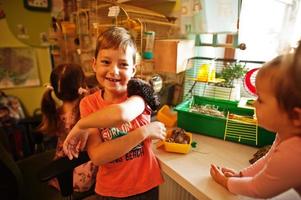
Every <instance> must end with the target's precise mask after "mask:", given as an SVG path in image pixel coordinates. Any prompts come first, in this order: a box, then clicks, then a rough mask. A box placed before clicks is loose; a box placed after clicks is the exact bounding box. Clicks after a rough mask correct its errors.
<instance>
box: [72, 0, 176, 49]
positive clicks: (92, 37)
mask: <svg viewBox="0 0 301 200" xmlns="http://www.w3.org/2000/svg"><path fill="white" fill-rule="evenodd" d="M92 2H93V3H92V4H91V3H90V5H86V6H80V5H78V6H77V7H78V8H77V12H74V13H73V17H72V18H73V19H74V21H75V23H76V25H77V32H78V34H79V36H80V37H79V39H80V43H81V44H85V43H87V42H86V41H87V40H88V41H90V43H91V45H92V47H95V41H96V39H97V36H98V35H99V34H100V33H101V32H103V31H104V30H106V29H107V28H108V27H111V26H122V27H125V28H127V29H128V30H129V31H130V32H131V34H132V35H133V36H134V38H135V41H136V44H137V48H138V51H139V53H140V54H141V53H142V51H143V48H144V45H145V37H144V33H145V32H146V31H154V32H155V38H156V39H167V38H169V36H170V35H171V34H173V33H174V32H175V31H176V30H177V26H176V25H175V24H174V23H171V22H169V21H168V19H167V18H166V17H165V16H164V15H162V14H159V13H157V12H154V11H151V10H148V9H144V8H140V7H136V6H132V5H126V4H121V3H116V2H111V1H105V0H103V1H99V0H98V1H92ZM81 36H82V37H81ZM87 37H88V38H87ZM81 50H82V51H85V50H87V49H86V47H85V46H84V45H81ZM89 50H91V49H89ZM93 50H94V49H93Z"/></svg>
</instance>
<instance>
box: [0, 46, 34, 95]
mask: <svg viewBox="0 0 301 200" xmlns="http://www.w3.org/2000/svg"><path fill="white" fill-rule="evenodd" d="M39 85H40V77H39V71H38V65H37V59H36V53H35V51H34V49H33V48H31V47H5V48H0V89H5V88H16V87H29V86H39Z"/></svg>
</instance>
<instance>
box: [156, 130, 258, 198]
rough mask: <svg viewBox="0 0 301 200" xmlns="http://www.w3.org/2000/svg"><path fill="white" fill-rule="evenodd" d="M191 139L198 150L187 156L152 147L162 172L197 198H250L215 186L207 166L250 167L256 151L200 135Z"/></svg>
mask: <svg viewBox="0 0 301 200" xmlns="http://www.w3.org/2000/svg"><path fill="white" fill-rule="evenodd" d="M192 140H193V141H195V142H197V147H196V148H192V149H191V150H190V152H189V153H187V154H177V153H170V152H166V151H165V150H164V149H163V148H159V149H157V148H155V147H154V152H155V154H156V156H157V158H158V160H159V161H160V164H161V168H162V170H163V172H164V173H166V174H167V175H168V176H169V177H171V178H172V179H173V180H174V181H176V182H177V183H178V184H179V185H181V186H182V187H183V188H185V189H186V190H187V191H188V192H190V193H191V194H192V195H193V196H195V197H196V198H197V199H214V200H219V199H223V200H227V199H231V200H232V199H250V198H246V197H243V196H239V195H234V194H232V193H230V192H229V191H227V190H226V189H225V188H223V187H222V186H220V185H219V184H217V183H216V182H215V181H214V180H213V179H212V178H211V176H210V164H212V163H214V164H217V165H218V166H225V167H229V168H232V169H235V170H240V169H242V168H244V167H247V166H249V165H250V163H249V159H251V158H252V157H253V154H254V153H255V152H256V151H257V150H258V149H257V148H255V147H251V146H246V145H242V144H238V143H233V142H228V141H223V140H221V139H217V138H212V137H207V136H203V135H199V134H193V138H192Z"/></svg>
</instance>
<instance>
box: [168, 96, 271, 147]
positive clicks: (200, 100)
mask: <svg viewBox="0 0 301 200" xmlns="http://www.w3.org/2000/svg"><path fill="white" fill-rule="evenodd" d="M192 104H196V105H206V104H207V105H208V104H209V105H215V106H218V107H219V110H221V111H224V112H225V113H227V112H230V113H233V114H237V115H244V116H253V115H254V111H253V110H250V109H245V108H239V107H237V104H238V102H233V101H228V100H220V99H213V98H209V97H201V96H193V97H192V98H190V99H188V100H185V101H183V102H182V103H180V104H179V105H177V106H176V107H175V109H174V110H175V111H177V112H178V122H177V123H178V127H180V128H183V129H185V130H186V131H189V132H192V133H197V134H201V135H207V136H211V137H216V138H220V139H224V136H225V129H226V122H227V118H226V117H214V116H209V115H205V114H200V113H197V112H190V111H189V109H190V106H191V105H192ZM274 139H275V133H272V132H270V131H267V130H265V129H263V128H261V127H259V126H258V130H257V138H256V141H257V142H256V141H254V139H253V138H252V139H250V138H247V137H245V138H244V137H227V139H226V140H227V141H233V142H237V143H241V144H246V145H250V146H256V147H262V146H265V145H269V144H272V143H273V141H274Z"/></svg>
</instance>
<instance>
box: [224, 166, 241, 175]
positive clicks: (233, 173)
mask: <svg viewBox="0 0 301 200" xmlns="http://www.w3.org/2000/svg"><path fill="white" fill-rule="evenodd" d="M221 170H222V172H223V173H224V175H225V176H226V177H241V176H242V175H241V173H240V172H236V171H235V170H233V169H229V168H225V167H222V169H221Z"/></svg>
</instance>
